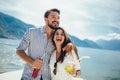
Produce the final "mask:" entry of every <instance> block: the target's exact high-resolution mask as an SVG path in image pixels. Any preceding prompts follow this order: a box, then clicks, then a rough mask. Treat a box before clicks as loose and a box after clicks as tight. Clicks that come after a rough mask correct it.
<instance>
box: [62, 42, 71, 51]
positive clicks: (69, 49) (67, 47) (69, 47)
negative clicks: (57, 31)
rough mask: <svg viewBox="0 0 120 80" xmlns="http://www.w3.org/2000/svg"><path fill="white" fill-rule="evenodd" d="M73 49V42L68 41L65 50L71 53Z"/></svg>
mask: <svg viewBox="0 0 120 80" xmlns="http://www.w3.org/2000/svg"><path fill="white" fill-rule="evenodd" d="M72 49H73V44H72V43H68V44H67V45H66V46H65V47H64V48H63V51H65V50H66V52H67V53H70V52H71V51H72Z"/></svg>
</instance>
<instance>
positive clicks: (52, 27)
mask: <svg viewBox="0 0 120 80" xmlns="http://www.w3.org/2000/svg"><path fill="white" fill-rule="evenodd" d="M48 26H49V27H50V28H51V29H56V28H57V27H58V25H56V26H53V25H52V24H49V22H48Z"/></svg>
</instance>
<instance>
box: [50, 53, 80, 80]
mask: <svg viewBox="0 0 120 80" xmlns="http://www.w3.org/2000/svg"><path fill="white" fill-rule="evenodd" d="M68 61H72V62H74V64H75V69H76V70H79V69H80V63H79V61H78V60H77V57H76V54H75V52H74V51H72V53H71V54H67V55H66V56H65V58H64V61H63V63H60V62H58V63H57V73H56V75H54V73H53V70H54V63H55V62H56V51H54V52H53V54H52V56H51V59H50V69H51V76H52V80H74V79H73V77H72V76H71V75H70V74H69V73H67V72H66V71H65V66H66V64H67V63H68Z"/></svg>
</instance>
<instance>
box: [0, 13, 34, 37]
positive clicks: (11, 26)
mask: <svg viewBox="0 0 120 80" xmlns="http://www.w3.org/2000/svg"><path fill="white" fill-rule="evenodd" d="M30 27H34V26H33V25H30V24H26V23H24V22H22V21H21V20H19V19H16V18H14V17H12V16H9V15H6V14H4V13H2V12H0V37H1V38H8V39H19V38H21V37H22V36H23V34H24V32H25V31H26V30H27V29H28V28H30Z"/></svg>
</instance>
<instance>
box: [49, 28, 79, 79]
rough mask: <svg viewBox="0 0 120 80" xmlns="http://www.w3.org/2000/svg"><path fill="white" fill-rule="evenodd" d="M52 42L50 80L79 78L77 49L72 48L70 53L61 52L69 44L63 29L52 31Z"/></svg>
mask: <svg viewBox="0 0 120 80" xmlns="http://www.w3.org/2000/svg"><path fill="white" fill-rule="evenodd" d="M52 41H53V44H54V46H55V50H54V52H53V54H52V55H51V59H50V68H51V76H52V80H73V78H78V77H80V63H79V56H78V53H77V48H76V47H75V46H74V48H73V50H71V51H70V52H66V51H63V50H62V48H63V47H64V46H66V44H67V43H70V42H71V40H70V39H69V38H68V35H67V33H66V32H65V31H64V29H63V28H61V27H58V28H57V29H56V30H55V31H54V33H53V36H52Z"/></svg>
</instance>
